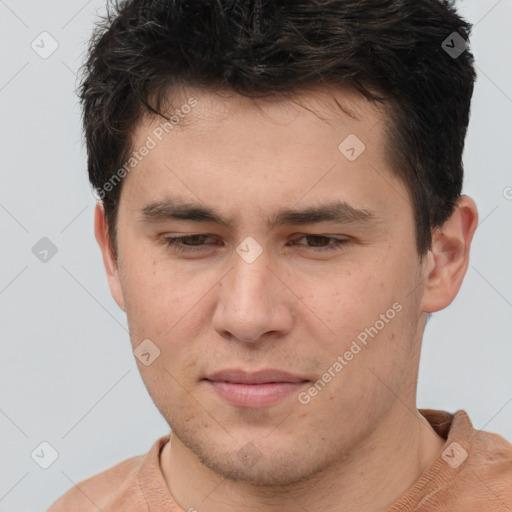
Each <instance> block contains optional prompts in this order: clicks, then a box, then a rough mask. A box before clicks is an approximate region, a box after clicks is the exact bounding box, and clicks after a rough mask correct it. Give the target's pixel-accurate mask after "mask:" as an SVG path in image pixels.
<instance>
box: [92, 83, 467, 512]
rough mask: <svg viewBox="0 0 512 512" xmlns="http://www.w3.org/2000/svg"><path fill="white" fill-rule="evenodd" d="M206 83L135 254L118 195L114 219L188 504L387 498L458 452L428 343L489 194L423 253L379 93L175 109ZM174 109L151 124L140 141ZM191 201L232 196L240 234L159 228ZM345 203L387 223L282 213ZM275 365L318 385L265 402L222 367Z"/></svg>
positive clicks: (229, 201) (156, 188) (135, 316)
mask: <svg viewBox="0 0 512 512" xmlns="http://www.w3.org/2000/svg"><path fill="white" fill-rule="evenodd" d="M333 95H335V96H336V98H337V99H338V100H339V101H340V102H341V103H342V104H343V105H345V106H346V107H348V108H349V109H351V110H352V111H353V112H354V113H355V114H356V115H357V116H358V117H359V120H356V119H352V118H350V117H349V116H347V115H346V114H344V113H343V112H342V111H340V109H339V108H337V107H336V105H335V103H334V101H333V99H332V97H333ZM191 96H193V97H194V98H195V99H196V100H197V106H196V107H194V108H193V109H192V111H191V112H190V113H189V114H188V115H187V117H186V119H185V120H184V122H183V123H182V125H178V126H177V127H176V128H175V129H174V130H172V131H170V133H169V134H166V135H165V134H164V135H165V136H164V137H163V138H162V141H159V142H158V144H157V145H156V147H154V148H153V149H151V151H149V154H148V155H147V156H145V157H144V159H143V160H142V161H141V162H140V163H139V164H138V165H137V167H136V168H135V169H134V170H133V171H132V172H131V173H130V174H129V175H127V176H126V178H125V180H124V183H123V185H122V187H123V188H122V193H121V200H120V206H119V214H118V223H117V229H118V251H119V252H118V260H117V261H115V259H114V258H113V256H112V251H111V248H110V245H109V242H108V230H107V226H106V222H105V218H104V215H103V209H102V205H101V203H98V205H97V209H96V219H95V233H96V238H97V240H98V243H99V245H100V248H101V250H102V253H103V259H104V263H105V268H106V270H107V276H108V279H109V285H110V288H111V291H112V295H113V297H114V299H115V300H116V302H117V303H118V305H119V306H120V307H121V308H122V309H123V310H124V311H126V314H127V318H128V323H129V329H130V337H131V342H132V347H133V349H135V348H136V347H137V346H138V345H139V344H140V343H141V342H142V341H143V340H145V339H150V340H151V341H152V343H154V344H155V345H156V346H157V347H158V349H159V350H160V356H159V357H158V358H157V359H155V360H154V362H152V364H150V365H149V366H145V365H143V364H142V363H141V362H140V361H138V360H137V364H138V366H139V369H140V372H141V375H142V378H143V380H144V382H145V384H146V387H147V389H148V391H149V393H150V395H151V397H152V398H153V400H154V402H155V404H156V405H157V407H158V409H159V410H160V412H161V413H162V415H163V416H164V417H165V419H166V420H167V422H168V423H169V425H170V427H171V429H172V434H171V442H170V443H169V444H167V445H166V447H165V449H164V450H163V452H162V454H161V466H162V470H163V473H164V477H165V479H166V481H167V484H168V486H169V488H170V490H171V492H172V493H173V495H174V497H175V498H176V500H177V501H178V503H179V504H180V506H181V507H182V508H183V509H184V510H187V509H189V507H195V508H196V509H197V510H199V511H201V512H202V511H208V512H217V511H223V512H229V511H235V510H236V511H240V510H251V511H254V510H265V511H277V510H279V511H282V510H286V511H295V510H297V511H303V510H308V511H310V512H314V511H327V510H328V511H349V510H350V511H351V510H354V511H355V510H358V511H361V510H366V511H373V510H376V511H377V510H383V509H384V508H386V507H387V506H389V505H390V504H392V503H393V502H394V501H395V500H396V499H398V498H399V497H400V496H401V495H402V494H403V493H404V492H405V491H406V490H407V489H408V488H409V487H410V486H411V485H412V484H413V483H414V482H415V480H416V479H417V478H418V477H419V476H420V474H421V472H422V471H423V470H424V469H425V468H426V467H427V466H428V465H429V464H430V463H431V462H432V461H433V460H434V459H435V458H436V457H437V456H438V455H439V454H440V452H441V451H442V447H443V444H444V440H443V439H441V438H440V437H439V436H438V435H437V434H435V432H434V431H433V429H432V428H431V427H430V426H429V425H428V423H427V422H426V420H425V419H424V418H423V417H422V416H421V415H420V414H419V412H418V411H417V408H416V398H415V395H416V380H417V372H418V364H419V353H420V346H421V340H422V333H423V330H424V327H425V322H426V316H427V313H430V312H434V311H438V310H440V309H442V308H444V307H446V306H447V305H449V304H450V303H451V301H452V300H453V299H454V297H455V296H456V294H457V292H458V290H459V288H460V285H461V282H462V279H463V276H464V274H465V272H466V269H467V266H468V257H469V247H470V244H471V239H472V236H473V233H474V230H475V228H476V225H477V211H476V207H475V204H474V202H473V200H472V199H470V198H469V197H467V196H463V197H462V198H461V200H460V202H459V206H458V208H457V209H456V210H455V212H454V213H453V215H452V217H451V218H450V219H449V220H448V221H447V222H446V224H445V225H444V226H443V227H442V228H441V229H438V230H436V231H435V232H434V238H433V244H432V247H431V250H430V251H429V253H428V254H427V255H426V256H425V258H424V259H423V261H421V262H420V260H419V257H418V254H417V252H416V246H415V228H414V221H413V211H412V206H411V204H410V201H409V199H408V193H407V190H406V188H405V186H404V185H403V184H402V183H401V182H400V181H399V180H398V179H397V178H396V177H395V176H394V175H393V174H392V172H391V169H390V168H389V167H388V164H387V162H386V160H385V157H384V148H385V147H386V146H385V145H386V141H385V139H384V121H383V117H382V114H381V113H380V112H378V111H377V110H376V108H375V106H373V105H372V104H370V103H369V102H367V101H366V100H365V99H363V98H361V97H359V96H358V95H357V94H355V93H353V92H349V91H346V90H345V91H342V90H335V89H332V90H330V91H329V90H327V89H324V90H322V89H318V90H311V91H309V92H307V93H304V94H303V95H301V96H300V98H298V100H299V101H300V105H299V104H297V103H295V102H291V101H285V100H283V99H281V100H279V101H277V100H275V99H274V100H251V99H247V98H243V97H240V96H238V95H236V94H231V95H227V94H224V95H221V94H214V93H207V92H205V91H199V90H194V89H188V90H187V94H186V95H184V96H183V98H179V100H178V99H176V100H175V101H174V103H173V104H174V106H175V107H176V108H179V106H180V105H183V104H185V103H186V102H187V98H189V97H191ZM180 102H181V103H180ZM301 105H303V106H304V107H307V108H303V106H301ZM161 122H162V120H161V119H149V118H145V119H144V120H142V121H141V122H140V124H139V125H138V126H137V129H136V131H135V133H134V136H133V147H134V148H139V147H141V146H142V145H144V143H145V141H146V140H147V137H148V135H151V133H152V131H153V130H154V129H155V128H156V127H157V126H158V125H159V124H160V123H161ZM350 134H355V135H356V136H357V137H358V138H359V139H360V140H361V141H363V142H364V144H365V146H366V149H365V150H364V151H363V153H362V154H361V155H360V156H359V157H358V158H357V159H356V160H354V161H349V159H347V158H346V157H345V156H344V155H343V154H342V153H341V152H340V151H339V149H338V146H339V145H340V143H341V142H342V141H343V140H344V139H345V138H346V137H347V136H348V135H350ZM171 196H172V197H178V198H181V199H183V200H186V201H189V202H193V203H195V204H198V205H199V206H202V207H205V206H206V207H209V208H211V209H214V210H215V211H216V212H217V213H218V214H219V215H220V216H222V217H223V218H225V219H230V220H231V221H232V222H233V224H232V226H231V229H228V228H227V227H226V226H223V225H219V224H216V223H214V222H198V221H193V220H173V219H168V220H158V221H156V220H154V221H151V222H147V221H144V219H143V216H142V209H143V208H145V207H146V206H147V205H149V204H151V203H155V202H158V201H162V200H164V199H165V198H167V197H171ZM332 201H343V202H346V203H347V204H349V205H350V206H352V207H353V208H356V209H358V210H366V211H367V212H371V213H372V214H373V217H374V218H373V220H369V221H364V222H363V221H359V222H344V223H336V222H333V221H328V222H322V223H318V224H315V223H310V224H301V225H291V224H287V225H280V226H277V227H275V228H273V229H270V228H269V227H268V225H267V218H269V217H271V216H272V215H273V214H274V213H275V212H276V211H278V210H281V209H305V208H307V207H318V206H320V205H323V204H325V203H328V202H332ZM201 234H206V235H209V236H208V237H198V238H197V239H186V240H184V241H182V246H185V248H186V245H184V244H186V243H188V244H189V247H190V246H193V247H192V249H194V248H195V249H198V250H196V251H194V252H183V253H182V252H178V251H176V250H175V249H173V248H172V247H167V246H166V245H165V241H164V238H165V237H170V236H187V235H201ZM305 235H310V236H311V235H315V236H317V237H318V236H319V237H320V238H312V237H306V238H304V236H305ZM247 237H252V238H253V239H254V240H255V241H256V242H257V244H258V245H259V247H260V248H261V250H262V252H261V254H260V255H259V256H258V257H257V258H256V259H255V260H254V261H252V262H250V263H249V262H247V261H246V260H244V258H242V257H241V255H240V253H238V252H237V251H236V249H237V247H239V246H240V247H244V245H243V244H242V242H243V241H244V240H245V239H246V238H247ZM321 237H333V238H341V239H345V240H347V243H346V244H345V245H342V246H339V247H338V248H333V249H332V250H329V251H323V252H321V251H319V249H321V248H322V246H327V245H329V244H333V243H334V241H332V240H329V239H324V238H321ZM241 244H242V245H241ZM194 246H195V247H194ZM251 247H253V246H251ZM251 251H254V247H253V248H252V249H251ZM397 303H398V305H399V306H398V307H400V306H401V307H400V311H399V312H396V314H395V315H393V318H392V319H389V316H391V314H388V315H386V312H387V311H388V310H390V309H393V304H395V310H396V309H397V306H396V304H397ZM381 315H384V316H386V319H387V320H388V321H387V322H384V326H383V327H382V328H378V329H377V330H378V334H376V335H374V336H373V337H368V341H367V345H366V346H364V345H363V344H362V343H358V344H359V346H361V349H360V351H359V352H358V353H357V354H355V355H354V356H353V358H352V359H351V360H350V361H347V360H346V358H344V360H345V362H346V365H343V368H342V369H341V371H337V372H336V371H334V375H335V376H333V370H332V368H333V365H334V364H335V362H336V361H339V359H338V356H342V357H343V356H344V354H345V353H346V352H347V351H349V350H350V347H351V346H352V343H353V341H354V340H357V336H358V335H360V333H361V332H363V331H365V328H370V327H371V326H375V325H378V326H379V327H380V325H381V323H382V320H381V323H379V324H376V322H377V321H378V320H379V319H382V316H381ZM269 368H272V369H278V370H283V371H287V372H289V373H291V374H293V375H296V376H299V377H301V378H302V379H304V380H307V381H308V382H306V383H305V384H303V385H301V386H299V387H298V388H297V391H296V392H293V393H292V394H290V395H289V396H287V397H285V398H283V399H282V400H280V401H279V402H278V403H276V404H274V405H271V406H268V407H259V408H254V407H252V408H251V407H241V406H235V405H233V404H231V403H229V402H227V401H226V400H225V399H224V398H222V397H220V396H219V395H218V394H217V393H216V392H215V391H214V389H213V388H212V386H211V383H209V382H207V381H205V380H204V379H205V378H206V377H207V376H209V375H211V374H212V373H213V372H217V371H219V370H224V369H241V370H244V371H246V372H256V371H259V370H262V369H269ZM329 368H331V377H332V378H331V379H330V382H328V383H327V384H326V385H325V387H324V388H323V389H322V390H321V391H320V392H318V393H317V394H316V395H315V396H311V395H308V396H310V400H309V402H308V403H301V401H299V392H301V393H302V395H301V396H302V397H304V396H305V395H304V392H306V393H307V392H308V390H309V389H310V388H311V387H312V386H313V385H314V383H315V382H317V381H318V380H319V379H322V376H323V375H324V374H325V373H326V372H327V371H328V370H329ZM338 368H339V367H338ZM324 380H325V377H324ZM303 401H304V399H303ZM244 455H245V458H244Z"/></svg>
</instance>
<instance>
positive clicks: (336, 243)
mask: <svg viewBox="0 0 512 512" xmlns="http://www.w3.org/2000/svg"><path fill="white" fill-rule="evenodd" d="M303 238H305V239H307V240H309V241H312V240H316V242H314V243H313V246H307V247H309V248H311V249H314V252H324V251H334V250H337V249H340V248H342V247H343V246H344V245H346V244H347V243H348V242H349V240H347V239H346V238H334V237H330V236H325V235H301V237H300V238H298V239H297V240H302V239H303ZM329 241H332V243H330V244H328V245H322V242H329ZM318 242H320V245H317V243H318ZM298 245H304V244H298Z"/></svg>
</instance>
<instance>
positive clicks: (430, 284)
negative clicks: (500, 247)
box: [422, 196, 478, 313]
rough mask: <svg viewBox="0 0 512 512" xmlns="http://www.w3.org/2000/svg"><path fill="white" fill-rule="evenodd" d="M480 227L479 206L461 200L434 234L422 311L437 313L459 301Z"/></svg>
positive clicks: (466, 197)
mask: <svg viewBox="0 0 512 512" xmlns="http://www.w3.org/2000/svg"><path fill="white" fill-rule="evenodd" d="M477 225H478V211H477V208H476V204H475V202H474V201H473V199H471V197H468V196H461V197H460V198H459V200H458V203H457V207H456V208H455V210H454V212H453V213H452V215H451V216H450V217H449V219H448V220H447V221H446V222H445V223H444V224H443V225H442V226H441V227H439V228H437V229H435V230H434V231H433V233H432V245H431V248H430V250H429V252H428V254H427V257H426V259H425V267H424V269H425V272H426V275H427V277H426V280H425V284H424V287H423V289H424V293H423V299H422V311H424V312H425V313H433V312H434V311H439V310H441V309H444V308H445V307H447V306H448V305H449V304H451V302H452V301H453V299H455V297H456V295H457V293H458V292H459V289H460V287H461V285H462V280H463V278H464V275H465V274H466V270H467V268H468V265H469V249H470V246H471V241H472V239H473V235H474V233H475V230H476V227H477Z"/></svg>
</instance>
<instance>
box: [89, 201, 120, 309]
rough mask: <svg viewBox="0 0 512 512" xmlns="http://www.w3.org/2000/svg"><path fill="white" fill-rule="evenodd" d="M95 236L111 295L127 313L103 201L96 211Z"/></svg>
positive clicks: (97, 204) (99, 202)
mask: <svg viewBox="0 0 512 512" xmlns="http://www.w3.org/2000/svg"><path fill="white" fill-rule="evenodd" d="M94 235H95V237H96V241H97V242H98V245H99V246H100V249H101V253H102V256H103V265H104V266H105V270H106V272H107V279H108V286H109V288H110V293H111V294H112V297H113V298H114V300H115V301H116V303H117V305H118V306H119V307H120V308H121V309H122V310H123V311H126V309H125V305H124V297H123V291H122V288H121V280H120V277H119V266H118V263H117V261H116V258H115V255H114V251H113V250H112V245H111V243H110V236H109V232H108V223H107V219H106V217H105V210H104V208H103V203H102V202H101V201H98V202H97V203H96V209H95V211H94Z"/></svg>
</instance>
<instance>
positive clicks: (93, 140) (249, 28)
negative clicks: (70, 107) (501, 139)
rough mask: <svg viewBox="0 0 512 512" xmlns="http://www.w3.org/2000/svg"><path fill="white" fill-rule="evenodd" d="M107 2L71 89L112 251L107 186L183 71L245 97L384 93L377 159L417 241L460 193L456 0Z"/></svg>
mask: <svg viewBox="0 0 512 512" xmlns="http://www.w3.org/2000/svg"><path fill="white" fill-rule="evenodd" d="M107 7H108V8H107V15H106V16H105V17H104V18H102V19H101V21H100V22H98V24H97V26H96V27H95V30H94V33H93V36H92V38H91V41H90V46H89V53H88V58H87V61H86V62H85V64H84V67H83V79H82V82H81V84H80V87H79V96H80V99H81V102H82V106H83V124H84V132H85V139H86V145H87V153H88V172H89V179H90V182H91V184H92V185H93V187H94V188H95V189H96V190H97V191H101V195H102V196H103V197H101V199H103V202H104V207H105V214H106V217H107V222H108V226H109V232H110V240H111V243H112V247H113V250H114V253H115V254H117V243H116V217H117V211H118V204H119V198H120V192H121V189H122V183H120V184H119V186H112V187H104V186H105V184H106V183H107V182H109V180H112V177H113V176H114V174H115V173H116V171H117V170H118V169H120V168H121V166H123V164H124V163H125V162H126V161H127V159H129V158H130V152H131V151H132V148H131V145H132V143H131V137H132V134H133V131H134V128H135V127H136V125H137V123H138V122H139V121H140V120H141V119H142V116H143V115H144V114H150V115H160V116H162V117H163V118H165V115H164V113H163V111H162V108H163V105H164V104H166V101H167V100H168V99H169V97H170V96H172V92H173V91H175V90H176V89H177V88H178V87H179V86H187V85H189V86H194V87H199V88H203V89H207V90H216V89H217V90H220V89H226V90H229V91H233V92H235V93H238V94H240V95H244V96H247V97H270V96H279V95H288V94H294V93H300V92H301V91H306V90H308V89H309V88H313V87H315V86H323V85H325V86H333V85H334V86H340V87H344V88H349V89H353V90H356V91H358V92H359V93H361V94H362V95H364V97H366V98H367V99H368V100H370V101H371V102H373V103H375V104H377V103H378V104H380V105H382V107H383V108H384V109H385V112H386V116H385V130H386V135H387V146H386V148H387V158H388V164H389V165H390V166H391V168H392V169H393V172H395V173H396V175H397V176H398V177H399V178H400V179H401V180H402V181H403V182H404V183H405V185H406V187H407V189H408V191H409V196H410V199H411V202H412V207H413V211H414V221H415V225H416V245H417V251H418V254H419V255H420V257H421V256H423V255H424V254H425V253H426V252H427V251H428V249H429V247H430V245H431V242H432V232H431V230H432V229H433V228H435V227H438V226H441V225H442V224H443V223H444V222H445V221H446V219H447V218H448V217H449V216H450V215H451V213H452V212H453V209H454V207H455V205H456V202H457V199H458V198H459V197H460V194H461V189H462V180H463V164H462V153H463V149H464V140H465V136H466V131H467V126H468V122H469V114H470V104H471V97H472V94H473V87H474V81H475V78H476V74H475V71H474V69H473V62H474V58H473V55H472V54H471V53H470V51H469V50H468V49H467V44H466V46H463V47H462V49H461V48H460V44H462V45H464V40H466V41H467V39H468V37H469V34H470V31H471V28H472V25H471V24H469V23H468V22H466V21H465V20H464V19H462V18H461V17H460V16H459V15H458V13H457V11H456V9H455V8H454V6H453V1H450V0H125V1H121V2H119V1H117V2H115V3H112V4H111V5H108V6H107ZM454 33H456V34H454ZM457 45H459V46H457ZM450 48H454V51H456V50H457V48H459V49H460V51H459V52H458V53H459V54H460V55H459V54H457V53H453V52H450V51H449V50H450ZM340 142H341V141H340ZM117 179H118V180H119V176H117ZM114 185H115V184H114ZM107 188H108V193H107Z"/></svg>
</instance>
